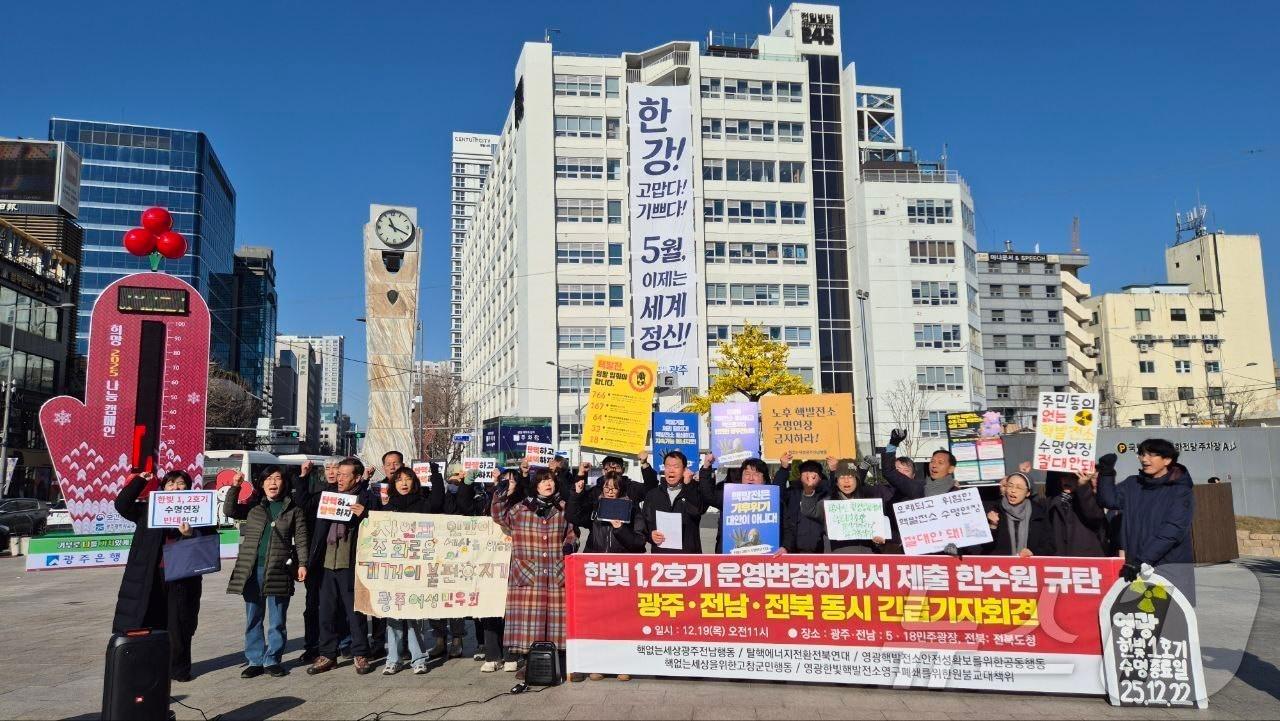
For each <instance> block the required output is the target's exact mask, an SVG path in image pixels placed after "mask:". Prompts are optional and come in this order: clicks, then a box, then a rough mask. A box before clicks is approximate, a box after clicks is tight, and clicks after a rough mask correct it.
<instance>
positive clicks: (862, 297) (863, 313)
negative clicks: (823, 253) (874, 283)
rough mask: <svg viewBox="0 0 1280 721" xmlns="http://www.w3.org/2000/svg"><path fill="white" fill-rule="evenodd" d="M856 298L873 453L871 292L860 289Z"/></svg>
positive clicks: (874, 448)
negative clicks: (869, 340)
mask: <svg viewBox="0 0 1280 721" xmlns="http://www.w3.org/2000/svg"><path fill="white" fill-rule="evenodd" d="M854 296H855V297H857V299H858V315H859V317H860V318H861V320H860V321H859V323H860V325H861V327H862V372H863V375H865V376H866V379H867V424H868V427H869V428H870V433H871V453H872V454H874V453H875V452H876V404H875V396H874V395H873V394H872V392H871V351H870V349H869V348H868V345H867V303H866V302H867V301H868V300H870V299H871V291H869V290H862V289H858V290H857V291H856V292H855V293H854Z"/></svg>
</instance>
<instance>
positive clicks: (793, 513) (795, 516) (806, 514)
mask: <svg viewBox="0 0 1280 721" xmlns="http://www.w3.org/2000/svg"><path fill="white" fill-rule="evenodd" d="M824 480H825V479H824V478H823V475H822V464H821V463H818V462H817V461H805V462H804V463H801V464H800V485H799V486H796V487H792V488H788V489H787V492H786V494H785V495H784V496H783V501H782V547H783V548H785V549H787V552H788V553H823V552H825V551H826V541H827V527H826V517H825V516H824V515H823V507H822V502H823V501H825V500H826V499H827V492H826V491H825V490H824V489H823V488H822V484H823V481H824Z"/></svg>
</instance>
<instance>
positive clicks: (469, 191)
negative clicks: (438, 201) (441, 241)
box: [449, 133, 498, 375]
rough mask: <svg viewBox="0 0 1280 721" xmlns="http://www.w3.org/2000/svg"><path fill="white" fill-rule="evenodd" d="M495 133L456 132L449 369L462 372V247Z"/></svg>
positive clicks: (485, 179) (451, 189) (490, 158)
mask: <svg viewBox="0 0 1280 721" xmlns="http://www.w3.org/2000/svg"><path fill="white" fill-rule="evenodd" d="M497 142H498V136H496V135H483V134H480V133H454V134H453V157H452V163H451V171H450V178H449V181H450V182H449V192H450V205H449V209H450V212H449V368H450V370H451V371H452V372H453V373H454V374H455V375H456V374H459V373H461V372H462V247H463V243H464V241H465V240H466V237H467V231H468V230H470V229H471V219H472V218H473V217H475V213H476V203H478V202H479V201H480V195H481V194H482V193H483V192H484V186H485V183H486V182H488V178H489V166H490V165H491V164H492V163H493V148H494V144H495V143H497Z"/></svg>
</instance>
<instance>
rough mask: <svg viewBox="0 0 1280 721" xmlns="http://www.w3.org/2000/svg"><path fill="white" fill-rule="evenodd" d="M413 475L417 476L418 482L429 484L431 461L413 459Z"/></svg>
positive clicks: (424, 484)
mask: <svg viewBox="0 0 1280 721" xmlns="http://www.w3.org/2000/svg"><path fill="white" fill-rule="evenodd" d="M412 468H413V475H415V476H417V477H418V482H419V483H421V484H422V485H423V486H430V485H431V462H430V461H414V462H413V466H412Z"/></svg>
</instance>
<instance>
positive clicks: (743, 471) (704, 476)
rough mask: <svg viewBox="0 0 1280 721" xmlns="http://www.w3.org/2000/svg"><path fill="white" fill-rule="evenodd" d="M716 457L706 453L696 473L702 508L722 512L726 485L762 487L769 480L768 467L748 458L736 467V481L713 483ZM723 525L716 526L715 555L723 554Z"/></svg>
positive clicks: (727, 479) (782, 476) (727, 480)
mask: <svg viewBox="0 0 1280 721" xmlns="http://www.w3.org/2000/svg"><path fill="white" fill-rule="evenodd" d="M715 460H716V457H715V455H714V454H711V453H708V454H707V455H706V456H704V457H703V459H702V468H701V469H699V471H698V484H697V489H698V496H699V498H700V500H701V502H702V507H703V508H704V509H706V508H715V509H717V510H720V511H723V510H724V486H725V484H726V483H745V484H747V485H764V484H765V483H766V482H768V479H769V466H768V465H767V464H766V463H765V462H764V461H762V460H760V459H759V458H748V459H747V460H745V461H743V462H742V465H741V466H739V467H738V480H737V481H730V480H729V477H728V476H727V475H726V476H725V479H724V480H723V481H720V482H719V483H716V482H715V469H714V468H712V466H713V465H714V464H715ZM780 477H781V478H782V479H783V482H785V480H786V476H785V474H783V473H782V472H780ZM776 482H777V481H776V479H775V483H776ZM723 536H724V524H723V523H718V524H716V553H724V538H723Z"/></svg>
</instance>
